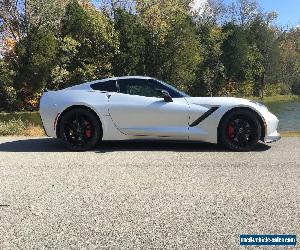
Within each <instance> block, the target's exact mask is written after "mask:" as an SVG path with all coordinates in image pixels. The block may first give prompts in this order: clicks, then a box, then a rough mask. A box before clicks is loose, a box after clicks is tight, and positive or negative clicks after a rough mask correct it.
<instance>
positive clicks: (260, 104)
mask: <svg viewBox="0 0 300 250" xmlns="http://www.w3.org/2000/svg"><path fill="white" fill-rule="evenodd" d="M250 102H252V103H254V104H255V105H257V106H259V107H261V108H264V109H267V110H268V107H267V106H266V105H264V104H262V103H260V102H257V101H250Z"/></svg>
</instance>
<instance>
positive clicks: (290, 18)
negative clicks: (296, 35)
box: [194, 0, 300, 28]
mask: <svg viewBox="0 0 300 250" xmlns="http://www.w3.org/2000/svg"><path fill="white" fill-rule="evenodd" d="M233 1H234V0H224V2H225V3H226V4H230V3H232V2H233ZM257 1H258V3H259V4H260V6H261V7H262V9H263V11H264V12H271V11H275V12H277V14H278V18H277V19H276V20H275V22H274V23H275V24H277V25H280V26H282V27H285V28H286V27H287V26H288V27H296V26H298V27H299V26H300V0H257ZM205 2H206V0H194V8H199V7H200V6H201V5H202V4H203V3H205Z"/></svg>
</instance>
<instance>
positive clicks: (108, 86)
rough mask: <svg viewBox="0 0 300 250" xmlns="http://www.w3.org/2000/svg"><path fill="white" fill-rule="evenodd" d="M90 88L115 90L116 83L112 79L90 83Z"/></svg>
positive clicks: (107, 90)
mask: <svg viewBox="0 0 300 250" xmlns="http://www.w3.org/2000/svg"><path fill="white" fill-rule="evenodd" d="M91 88H92V89H94V90H100V91H106V92H117V85H116V81H114V80H110V81H106V82H97V83H94V84H91Z"/></svg>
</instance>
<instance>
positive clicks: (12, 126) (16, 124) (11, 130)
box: [0, 119, 45, 136]
mask: <svg viewBox="0 0 300 250" xmlns="http://www.w3.org/2000/svg"><path fill="white" fill-rule="evenodd" d="M43 135H45V133H44V130H43V128H42V127H41V126H39V125H33V124H31V123H29V122H23V121H22V120H21V119H12V120H10V121H4V122H0V136H43Z"/></svg>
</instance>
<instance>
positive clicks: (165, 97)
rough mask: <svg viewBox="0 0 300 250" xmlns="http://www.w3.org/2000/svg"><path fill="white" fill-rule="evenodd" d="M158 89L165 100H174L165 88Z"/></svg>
mask: <svg viewBox="0 0 300 250" xmlns="http://www.w3.org/2000/svg"><path fill="white" fill-rule="evenodd" d="M157 91H158V93H159V94H160V96H161V97H163V98H164V100H165V102H173V99H172V97H171V96H170V94H169V92H168V91H166V90H164V89H158V90H157Z"/></svg>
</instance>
